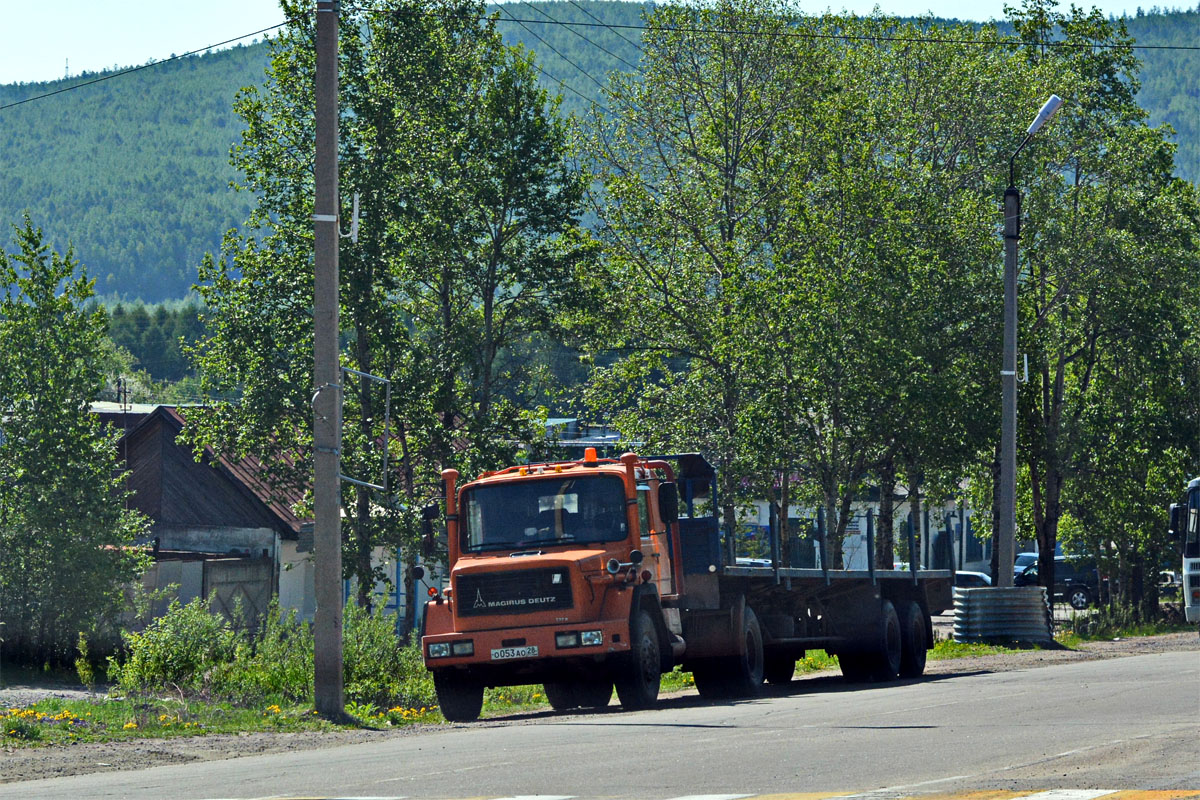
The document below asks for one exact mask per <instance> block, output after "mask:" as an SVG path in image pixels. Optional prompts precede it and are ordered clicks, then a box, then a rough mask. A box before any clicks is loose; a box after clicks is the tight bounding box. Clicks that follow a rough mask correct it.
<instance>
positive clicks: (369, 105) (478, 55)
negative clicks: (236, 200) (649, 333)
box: [193, 0, 586, 605]
mask: <svg viewBox="0 0 1200 800" xmlns="http://www.w3.org/2000/svg"><path fill="white" fill-rule="evenodd" d="M283 5H284V10H285V11H286V12H287V13H288V16H289V17H290V18H291V19H293V20H295V22H294V23H293V24H292V25H289V26H288V27H287V28H286V29H284V30H283V31H282V32H281V33H280V35H279V36H278V37H277V38H276V39H274V40H272V43H271V50H272V60H271V67H270V69H269V70H268V75H267V81H266V83H265V85H264V86H263V87H262V88H261V89H258V88H254V87H251V88H247V89H245V90H243V92H242V93H241V94H240V95H239V98H238V101H237V104H236V109H237V112H238V114H239V115H240V116H241V117H242V119H244V120H245V122H246V132H245V133H244V135H243V137H242V142H241V144H240V145H239V146H238V147H237V148H236V149H235V151H234V153H233V160H234V163H235V165H236V166H237V168H238V169H239V170H240V172H241V173H242V174H243V176H244V183H243V188H245V189H247V190H249V191H252V192H254V193H255V195H256V197H257V206H256V208H255V210H254V212H253V213H252V215H251V217H250V220H249V221H248V224H247V226H246V233H245V234H237V233H231V234H229V235H228V236H227V237H226V241H225V246H224V250H223V254H222V257H221V259H220V260H211V259H210V260H208V261H206V262H205V264H204V265H203V266H202V267H201V274H200V278H201V285H200V286H199V287H198V291H199V292H200V294H201V296H202V297H203V299H204V300H205V302H206V304H207V306H208V311H206V312H205V314H204V317H205V322H206V324H207V325H208V329H209V331H210V336H208V337H207V338H206V339H204V340H203V341H202V342H201V343H200V344H199V345H198V346H197V347H196V348H194V350H193V352H194V353H195V356H196V358H197V362H198V364H199V366H200V367H201V369H202V371H203V374H204V381H205V387H206V390H207V391H209V392H234V391H236V392H240V395H241V399H240V402H238V403H227V404H219V405H217V406H216V407H214V409H213V410H212V411H211V412H209V414H207V415H206V417H205V419H204V420H203V421H202V422H201V425H200V426H199V428H198V430H197V439H198V440H200V441H204V442H207V443H209V444H212V445H214V446H215V447H216V448H217V449H218V450H220V451H223V452H229V453H234V454H242V453H253V454H256V455H258V456H259V457H260V458H262V459H263V460H264V462H265V463H268V464H269V465H270V468H271V469H272V471H273V472H274V480H277V481H279V482H281V483H285V484H290V485H292V486H301V487H303V486H307V485H308V476H309V474H310V462H309V460H308V457H307V453H308V452H309V449H310V446H311V434H310V429H311V415H312V412H311V405H310V401H311V396H312V388H311V383H312V381H311V377H310V375H311V364H312V343H311V339H312V333H311V327H310V326H309V325H308V324H307V323H306V320H307V319H308V318H310V316H311V312H310V309H311V307H312V292H313V289H312V281H313V278H312V275H313V266H312V233H311V229H312V224H311V215H312V160H313V148H312V142H313V119H312V109H313V100H312V76H313V70H314V66H315V64H314V56H313V37H314V29H313V23H312V18H311V15H309V14H307V12H306V11H305V9H304V8H303V7H302V5H301V4H299V3H293V2H285V3H284V4H283ZM340 46H341V53H340V69H341V77H340V83H341V90H342V93H341V101H340V108H341V113H342V118H341V125H340V154H339V161H340V170H341V174H340V185H341V190H342V193H343V197H345V198H348V197H350V196H351V195H353V194H355V193H357V194H358V195H359V196H360V203H361V208H362V211H363V218H362V222H361V226H360V228H359V235H358V240H357V242H354V241H351V240H350V239H349V238H344V239H342V241H341V249H340V253H339V262H340V281H341V286H340V291H341V314H340V319H341V322H342V326H343V329H342V341H343V345H344V346H343V352H342V364H343V365H344V366H346V367H350V368H352V369H355V370H358V371H361V372H364V373H370V374H373V375H378V376H380V377H383V378H386V379H389V380H391V381H392V386H393V392H392V420H393V422H392V428H391V435H392V436H393V437H394V442H393V445H392V448H391V450H390V452H389V453H388V469H389V471H390V473H391V474H390V481H389V485H390V486H391V487H394V490H393V491H394V493H393V496H391V497H379V496H374V495H372V493H371V492H370V491H369V490H366V489H363V488H361V487H355V486H351V485H349V484H346V485H345V487H344V490H343V505H344V508H345V523H344V527H345V530H346V534H347V535H346V540H347V545H346V564H347V572H348V573H349V574H351V575H354V576H355V577H357V578H358V586H359V597H358V599H359V601H360V603H362V604H364V605H366V604H369V602H370V592H371V590H372V587H373V586H374V584H375V582H376V580H377V579H385V576H383V575H380V574H376V573H375V572H374V571H373V570H372V567H371V553H372V550H373V548H375V547H377V546H381V545H387V546H389V547H397V546H404V547H405V548H406V549H407V550H408V553H409V554H410V555H411V552H412V548H413V547H414V545H415V541H416V536H417V531H418V529H419V526H418V522H419V520H418V519H417V515H416V514H415V513H414V510H415V509H416V508H418V507H419V506H420V505H421V503H422V501H423V500H425V499H426V498H428V496H429V493H430V492H432V491H434V487H435V486H436V481H437V471H438V470H439V469H441V468H444V467H452V466H453V467H457V468H459V469H462V470H463V471H464V472H467V473H469V472H470V471H471V470H477V469H482V468H486V467H488V466H495V465H496V463H497V461H499V460H502V459H504V460H507V459H510V458H511V457H512V451H513V449H514V445H515V443H516V442H518V441H520V440H522V439H528V438H529V436H530V435H531V433H532V431H533V426H532V425H531V419H530V415H528V414H526V413H523V412H521V411H520V410H519V409H517V408H516V407H515V406H514V405H512V404H510V403H509V402H508V401H506V399H505V397H506V395H505V392H506V391H507V390H510V389H511V387H510V386H509V385H508V384H509V383H512V382H518V383H519V382H520V380H521V364H520V363H519V362H518V361H516V360H514V359H512V358H510V357H509V356H510V354H511V351H512V348H513V346H514V345H515V344H517V343H520V342H523V341H524V340H525V338H526V337H529V336H530V335H533V334H536V333H538V332H539V331H544V330H546V329H547V327H548V326H549V324H550V318H551V313H550V312H551V309H553V308H554V307H555V306H556V305H560V304H562V303H564V302H569V298H568V297H567V295H566V292H567V290H568V289H569V288H570V286H571V282H570V280H569V279H570V271H571V268H572V265H573V263H574V261H575V259H576V258H577V257H578V256H579V255H581V254H582V253H584V252H586V248H584V247H583V246H582V241H581V237H580V236H579V234H578V232H577V229H576V226H575V215H576V213H577V206H578V204H579V198H580V196H581V185H580V182H579V178H578V177H577V176H575V175H574V174H573V173H572V172H571V171H570V169H569V168H568V155H569V150H568V141H567V129H566V127H565V125H564V123H563V122H561V121H560V120H558V119H557V117H556V116H555V107H556V106H555V103H554V102H552V101H551V100H550V98H549V97H548V95H547V94H546V92H545V91H543V90H541V89H539V88H538V87H537V85H536V81H535V80H534V77H535V70H534V68H533V67H532V64H531V63H530V61H529V60H528V58H527V57H526V56H525V55H524V54H523V53H519V52H516V51H513V50H510V49H508V48H506V47H504V46H503V45H502V44H501V42H500V39H499V36H498V35H497V34H496V32H495V30H494V26H493V23H492V21H491V20H488V19H486V18H485V17H483V6H482V4H481V3H477V2H472V1H471V0H433V1H431V2H425V1H423V0H398V1H397V2H391V3H387V4H386V5H385V6H384V7H381V8H378V9H373V10H371V11H361V10H350V9H349V8H348V7H344V8H343V10H342V18H341V37H340ZM346 210H347V211H348V204H346ZM343 217H344V219H348V217H349V214H348V213H346V212H343ZM383 400H384V395H383V390H382V389H381V387H380V386H379V385H378V384H376V383H373V382H371V381H370V380H368V379H366V378H357V377H356V378H354V379H352V380H347V381H346V386H345V420H346V423H345V428H344V437H343V442H342V452H341V458H342V464H343V467H342V468H343V472H344V473H345V474H348V475H351V476H354V477H358V478H363V479H367V478H371V479H373V480H372V482H378V479H379V477H380V476H381V472H380V471H381V465H382V457H383V453H382V451H381V449H380V445H379V443H380V441H381V439H382V435H383V428H384V413H383V412H384V409H383ZM280 453H285V454H290V455H291V457H289V458H283V459H281V458H279V454H280Z"/></svg>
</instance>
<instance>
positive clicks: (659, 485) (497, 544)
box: [422, 451, 953, 720]
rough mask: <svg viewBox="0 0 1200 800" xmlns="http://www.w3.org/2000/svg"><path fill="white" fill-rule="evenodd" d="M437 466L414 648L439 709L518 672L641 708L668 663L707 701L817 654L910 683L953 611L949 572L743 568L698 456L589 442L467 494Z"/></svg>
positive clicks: (573, 693)
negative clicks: (429, 592) (436, 584)
mask: <svg viewBox="0 0 1200 800" xmlns="http://www.w3.org/2000/svg"><path fill="white" fill-rule="evenodd" d="M443 478H444V480H445V482H446V488H447V495H446V512H447V513H446V519H447V532H448V541H449V550H450V581H449V583H450V585H449V586H448V587H447V588H446V590H445V591H444V592H441V593H439V594H437V595H436V596H435V597H433V599H431V600H430V602H429V604H428V605H427V607H426V613H425V617H424V620H425V622H424V625H425V627H424V630H423V636H422V647H423V650H424V655H425V663H426V666H428V667H429V669H430V670H431V671H432V672H433V676H434V683H435V686H436V687H437V691H438V699H439V704H440V705H441V709H442V713H443V714H444V715H445V716H446V717H447V718H448V719H451V720H471V719H474V718H476V717H477V716H478V714H479V711H480V707H481V705H482V696H483V689H484V688H485V687H487V686H504V685H518V684H527V683H543V684H544V685H545V689H546V696H547V698H548V699H549V701H550V703H551V705H553V706H554V707H555V708H556V709H568V708H579V707H584V708H588V707H598V706H603V705H607V704H608V702H609V700H610V698H611V695H612V690H613V687H614V685H615V688H616V690H617V696H618V698H619V699H620V701H621V703H622V705H624V706H625V707H627V708H631V709H637V708H646V707H649V706H651V705H653V703H654V702H655V700H656V698H657V695H658V688H659V681H660V676H661V673H663V672H668V671H670V670H671V669H673V668H674V667H675V666H681V667H682V668H683V669H685V670H688V671H691V672H692V673H693V675H694V677H695V681H696V687H697V689H698V690H699V692H700V694H701V695H702V696H705V697H709V698H730V697H745V696H753V695H754V694H756V693H758V692H759V691H760V690H761V687H762V684H763V682H764V680H765V681H768V682H770V683H773V684H778V683H786V682H788V681H790V680H791V679H792V676H793V673H794V671H795V666H796V660H797V659H799V658H802V657H803V656H804V654H805V652H806V651H808V650H813V649H823V650H825V651H827V652H829V653H831V654H834V655H837V656H838V660H839V664H840V667H841V670H842V673H843V675H844V676H845V677H846V679H847V680H850V681H856V682H857V681H887V680H893V679H896V678H898V677H905V678H916V677H918V676H920V675H921V674H922V672H923V671H924V668H925V656H926V651H927V650H928V648H930V647H931V646H932V642H933V631H932V623H931V621H930V617H931V615H933V614H937V613H940V612H942V611H944V610H946V609H947V608H950V607H951V606H952V605H953V599H952V586H953V573H952V571H950V570H915V569H909V570H874V569H868V570H842V569H830V568H828V566H827V565H828V560H827V559H825V558H822V563H823V564H825V565H826V567H825V568H817V569H812V568H787V567H783V566H781V565H780V563H779V561H778V559H777V558H776V559H772V560H771V561H770V565H769V566H752V565H743V564H739V563H737V559H736V558H734V557H731V553H730V551H731V548H730V547H728V541H727V540H724V541H723V539H724V537H723V536H722V532H721V530H720V526H719V524H718V519H717V509H718V507H719V506H718V503H717V497H716V480H715V472H714V470H713V468H712V467H711V466H710V465H709V464H708V463H707V461H705V460H704V459H703V458H702V457H700V456H698V455H695V454H686V455H680V456H668V457H649V458H643V457H640V456H637V455H635V454H632V453H627V454H625V455H623V456H622V457H621V458H620V459H619V460H611V459H598V458H597V457H596V455H595V452H594V451H589V452H587V453H585V456H584V458H583V459H582V460H581V461H571V462H556V463H548V464H536V465H528V466H520V467H512V468H509V469H507V470H501V471H499V472H496V473H484V474H483V475H482V476H480V478H479V479H477V480H476V481H473V482H471V483H468V484H466V485H464V486H462V487H461V488H460V487H457V486H456V484H457V478H458V475H457V473H455V472H454V471H452V470H448V471H447V472H445V473H443ZM823 544H824V542H823V540H822V545H823ZM821 550H822V556H824V550H825V548H824V547H823V546H822V548H821ZM868 551H869V552H873V541H871V540H870V533H869V534H868ZM773 552H778V548H777V547H775V548H773Z"/></svg>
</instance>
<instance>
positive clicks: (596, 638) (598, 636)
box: [579, 631, 604, 647]
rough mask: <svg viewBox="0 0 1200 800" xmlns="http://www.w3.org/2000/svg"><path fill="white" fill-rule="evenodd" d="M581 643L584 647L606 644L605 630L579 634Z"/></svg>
mask: <svg viewBox="0 0 1200 800" xmlns="http://www.w3.org/2000/svg"><path fill="white" fill-rule="evenodd" d="M579 643H580V644H581V645H583V646H584V647H590V646H593V645H598V644H604V631H584V632H583V633H581V634H579Z"/></svg>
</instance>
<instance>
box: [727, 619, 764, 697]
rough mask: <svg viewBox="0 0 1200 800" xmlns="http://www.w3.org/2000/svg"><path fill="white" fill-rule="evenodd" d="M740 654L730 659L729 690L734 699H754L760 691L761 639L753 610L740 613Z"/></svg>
mask: <svg viewBox="0 0 1200 800" xmlns="http://www.w3.org/2000/svg"><path fill="white" fill-rule="evenodd" d="M742 637H743V643H742V652H741V653H739V654H738V655H736V656H734V657H733V658H732V659H730V662H731V663H730V667H731V669H730V674H729V677H730V681H729V688H730V691H731V692H732V693H733V696H734V697H755V696H756V695H758V694H759V693H760V692H761V691H762V683H763V637H762V628H761V627H760V626H759V624H758V615H757V614H755V613H754V609H752V608H750V606H746V610H745V611H744V612H743V613H742Z"/></svg>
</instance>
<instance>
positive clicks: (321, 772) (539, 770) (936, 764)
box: [0, 651, 1200, 800]
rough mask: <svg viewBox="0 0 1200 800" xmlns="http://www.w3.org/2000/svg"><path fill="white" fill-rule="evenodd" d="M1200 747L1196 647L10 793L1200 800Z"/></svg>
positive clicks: (828, 681) (86, 779) (828, 685)
mask: <svg viewBox="0 0 1200 800" xmlns="http://www.w3.org/2000/svg"><path fill="white" fill-rule="evenodd" d="M1198 750H1200V653H1198V652H1196V651H1191V652H1173V653H1160V654H1155V655H1146V656H1137V657H1131V658H1119V659H1112V660H1107V661H1091V662H1085V663H1076V664H1066V665H1060V666H1052V667H1044V668H1040V669H1029V670H1022V671H1016V672H1001V673H977V674H954V675H938V676H933V677H927V678H926V679H925V680H923V681H920V682H905V683H894V684H888V685H881V686H876V687H872V688H858V689H850V688H849V687H847V686H846V685H845V684H843V683H842V682H841V681H840V679H838V678H835V677H824V678H819V679H815V680H808V681H802V682H798V683H797V684H796V688H795V689H793V690H791V691H789V692H788V693H773V694H769V695H768V696H766V697H763V698H760V699H756V700H751V701H743V702H738V703H734V704H723V705H709V704H705V703H702V702H700V701H699V699H698V698H695V697H690V696H689V697H683V698H679V697H677V698H671V699H668V700H667V701H666V702H664V703H663V704H662V706H661V707H660V708H658V709H656V710H653V711H644V712H636V713H625V712H622V711H620V710H619V709H617V708H615V707H614V708H611V709H610V710H609V711H607V712H605V713H600V714H594V715H578V716H561V715H554V714H543V715H538V716H536V717H534V718H531V719H524V720H521V719H518V720H510V721H507V722H503V723H495V722H490V723H486V722H485V723H475V724H472V725H465V726H457V727H454V728H450V729H446V730H440V731H436V732H431V733H429V734H427V735H420V736H410V737H403V738H397V739H391V740H388V741H383V742H374V743H370V744H362V745H353V746H348V747H339V748H330V749H324V750H307V751H302V752H291V753H285V754H278V755H269V756H255V757H250V758H241V759H233V760H228V761H217V762H205V763H197V764H188V765H182V766H170V767H157V768H154V769H147V770H141V771H137V772H109V773H102V774H96V775H88V776H79V777H73V778H60V779H54V780H46V781H30V782H25V783H15V784H4V785H0V798H7V797H20V798H47V800H49V799H50V798H77V797H91V798H116V797H120V798H179V799H180V800H190V799H193V798H196V799H199V798H259V797H297V796H305V797H314V796H315V797H416V798H462V797H499V796H519V795H552V796H576V797H584V798H598V797H606V798H648V799H654V798H674V797H680V796H689V795H707V796H710V797H712V796H715V795H734V796H742V795H749V794H754V795H758V794H764V793H789V794H791V795H792V796H794V795H795V794H796V793H819V794H822V795H825V796H828V795H829V794H831V793H832V794H844V795H852V794H861V793H866V792H873V793H875V794H874V795H873V796H875V797H889V796H908V795H914V794H925V793H930V794H932V793H937V794H943V793H948V792H953V793H963V792H968V791H986V790H1020V791H1025V792H1034V791H1043V790H1051V789H1097V790H1099V789H1112V790H1118V789H1140V790H1168V789H1176V790H1180V789H1193V790H1198V791H1200V759H1198V757H1197V752H1198ZM1084 795H1087V793H1086V792H1085V793H1083V794H1082V795H1080V794H1079V793H1075V794H1074V795H1072V796H1084ZM1093 795H1094V793H1093ZM1064 796H1066V795H1064ZM1162 796H1163V797H1166V796H1170V795H1162Z"/></svg>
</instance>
